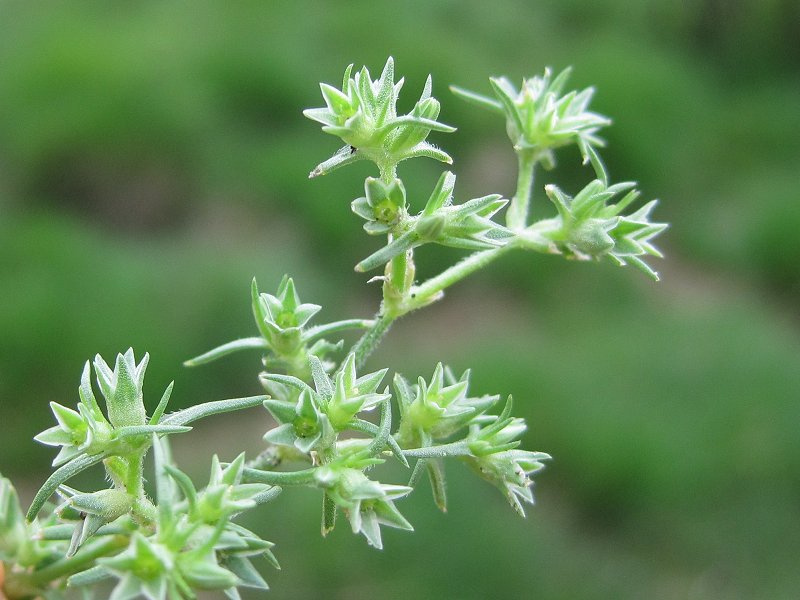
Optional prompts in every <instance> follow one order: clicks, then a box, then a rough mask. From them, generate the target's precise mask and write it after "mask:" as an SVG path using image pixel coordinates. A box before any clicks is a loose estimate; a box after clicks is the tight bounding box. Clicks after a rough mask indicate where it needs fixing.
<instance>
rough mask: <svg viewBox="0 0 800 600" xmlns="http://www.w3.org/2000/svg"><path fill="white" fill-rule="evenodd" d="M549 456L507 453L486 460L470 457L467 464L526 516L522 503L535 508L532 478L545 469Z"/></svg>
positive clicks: (520, 451) (536, 453)
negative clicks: (544, 462)
mask: <svg viewBox="0 0 800 600" xmlns="http://www.w3.org/2000/svg"><path fill="white" fill-rule="evenodd" d="M549 458H550V455H549V454H545V453H544V452H529V451H527V450H505V451H503V452H496V453H494V454H486V455H484V456H475V457H466V458H465V459H464V460H466V462H467V463H468V464H469V465H470V466H471V467H473V468H474V469H475V471H476V472H477V473H478V474H479V475H480V476H481V477H482V478H484V479H485V480H486V481H488V482H489V483H491V484H492V485H494V486H495V487H497V488H498V489H499V490H500V491H501V492H503V495H504V496H505V497H506V499H507V500H508V502H509V503H510V504H511V506H512V507H513V508H514V510H516V511H517V513H519V515H520V516H522V517H524V516H525V509H524V507H523V506H522V502H527V503H528V504H533V491H532V490H531V487H532V486H533V480H532V479H531V478H530V476H531V475H533V474H534V473H536V472H537V471H539V470H541V469H542V468H544V464H543V463H542V461H544V460H548V459H549Z"/></svg>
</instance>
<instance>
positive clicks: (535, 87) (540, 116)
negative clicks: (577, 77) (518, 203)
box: [450, 69, 611, 177]
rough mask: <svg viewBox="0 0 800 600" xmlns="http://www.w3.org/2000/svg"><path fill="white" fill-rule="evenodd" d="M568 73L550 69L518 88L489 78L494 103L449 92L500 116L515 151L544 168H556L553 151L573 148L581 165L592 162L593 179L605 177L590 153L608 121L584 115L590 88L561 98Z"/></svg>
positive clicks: (455, 90) (599, 142)
mask: <svg viewBox="0 0 800 600" xmlns="http://www.w3.org/2000/svg"><path fill="white" fill-rule="evenodd" d="M570 73H571V70H570V69H565V70H563V71H562V72H561V73H559V74H558V75H557V76H556V77H552V73H551V71H550V69H545V72H544V75H543V76H542V77H538V76H537V77H532V78H530V79H525V80H523V82H522V87H521V88H520V89H517V88H516V86H515V85H514V84H513V83H512V82H511V81H510V80H509V79H508V78H506V77H493V78H491V79H490V80H489V82H490V83H491V86H492V90H493V91H494V94H495V98H489V97H486V96H482V95H480V94H476V93H474V92H470V91H467V90H464V89H461V88H458V87H451V88H450V89H451V90H452V91H453V93H455V94H456V95H457V96H459V97H461V98H463V99H464V100H467V101H468V102H471V103H473V104H477V105H478V106H481V107H483V108H486V109H488V110H491V111H492V112H496V113H498V114H501V115H503V116H505V118H506V132H507V133H508V137H509V139H510V140H511V142H512V143H513V144H514V149H515V150H516V151H517V152H531V153H533V154H534V155H535V156H536V157H537V158H538V159H539V160H540V161H541V162H542V164H543V165H544V166H545V168H548V169H549V168H552V167H554V166H555V156H554V153H553V150H555V149H556V148H560V147H562V146H566V145H570V144H577V145H578V147H579V148H580V150H581V153H582V154H583V156H584V162H587V161H591V162H592V164H593V166H594V167H595V170H596V171H598V176H599V177H600V176H603V177H604V175H605V169H604V167H603V166H602V163H601V162H600V158H599V156H598V155H597V151H596V150H595V147H596V146H603V145H604V142H603V140H601V139H600V138H598V137H597V135H596V134H597V132H598V130H599V129H600V128H601V127H605V126H607V125H609V124H610V123H611V121H610V120H609V119H608V118H606V117H604V116H602V115H599V114H597V113H594V112H591V111H590V110H589V101H590V100H591V98H592V95H593V94H594V89H593V88H586V89H584V90H582V91H580V92H577V91H572V92H569V93H568V94H564V95H562V91H563V89H564V86H565V85H566V82H567V79H568V78H569V75H570Z"/></svg>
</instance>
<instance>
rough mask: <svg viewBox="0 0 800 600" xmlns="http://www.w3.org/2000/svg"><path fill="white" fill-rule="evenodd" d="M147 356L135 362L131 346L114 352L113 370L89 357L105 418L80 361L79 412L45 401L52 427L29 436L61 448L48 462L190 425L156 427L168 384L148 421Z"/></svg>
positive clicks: (130, 446)
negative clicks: (53, 421)
mask: <svg viewBox="0 0 800 600" xmlns="http://www.w3.org/2000/svg"><path fill="white" fill-rule="evenodd" d="M148 359H149V357H148V355H147V354H145V355H144V358H143V359H142V362H141V363H140V364H138V365H137V364H136V362H135V360H134V356H133V350H132V349H129V350H128V351H127V352H126V353H125V354H118V355H117V361H116V364H115V366H114V370H113V371H112V370H111V368H110V367H109V366H108V364H107V363H106V362H105V361H104V360H103V358H102V357H101V356H99V355H98V356H97V357H96V358H95V360H94V369H95V374H96V377H97V383H98V386H99V387H100V389H101V391H102V393H103V396H104V397H105V400H106V406H107V408H108V414H109V418H108V419H106V417H105V415H104V414H103V411H102V410H101V409H100V406H99V405H98V403H97V399H96V398H95V395H94V391H93V390H92V384H91V381H90V380H89V375H90V371H91V368H90V365H89V363H88V362H87V363H86V364H85V365H84V369H83V374H82V375H81V385H80V387H79V388H78V394H79V396H80V401H79V403H78V407H77V408H78V410H77V411H74V410H72V409H70V408H67V407H65V406H62V405H60V404H57V403H55V402H51V403H50V407H51V409H52V411H53V415H54V416H55V418H56V421H57V423H58V424H57V425H56V426H54V427H51V428H49V429H46V430H45V431H43V432H42V433H40V434H39V435H37V436H36V437H35V438H34V439H35V440H36V441H38V442H41V443H42V444H46V445H48V446H61V450H60V451H59V453H58V455H57V456H56V458H55V459H54V460H53V466H60V465H63V464H64V463H67V462H69V461H71V460H72V459H74V458H76V457H78V456H81V455H97V454H108V455H119V454H125V453H127V452H130V451H133V450H136V449H141V448H143V447H146V446H147V445H148V444H149V443H150V434H151V433H158V432H160V433H177V432H180V431H189V429H190V428H189V427H169V426H165V425H159V424H158V422H157V421H158V419H159V418H160V417H161V415H162V414H163V412H164V409H165V408H166V404H167V402H168V401H169V396H170V392H171V390H172V386H171V384H170V386H168V387H167V390H166V391H165V393H164V396H163V397H162V399H161V402H160V403H159V407H158V409H157V410H156V413H155V414H154V417H155V420H152V419H151V422H150V423H149V424H147V421H146V419H147V415H146V413H145V412H144V411H145V409H144V402H143V398H142V386H143V384H144V372H145V369H146V367H147V362H148Z"/></svg>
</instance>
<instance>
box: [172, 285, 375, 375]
mask: <svg viewBox="0 0 800 600" xmlns="http://www.w3.org/2000/svg"><path fill="white" fill-rule="evenodd" d="M250 292H251V294H250V296H251V308H252V311H253V317H254V318H255V322H256V327H257V328H258V332H259V336H258V337H251V338H242V339H238V340H234V341H232V342H229V343H227V344H223V345H222V346H219V347H217V348H214V349H213V350H209V351H208V352H206V353H204V354H201V355H200V356H197V357H195V358H193V359H191V360H187V361H186V362H185V363H184V364H185V365H186V366H189V367H194V366H198V365H202V364H205V363H208V362H211V361H214V360H217V359H218V358H221V357H223V356H226V355H228V354H231V353H233V352H238V351H239V350H247V349H259V350H261V351H262V352H264V358H263V362H264V366H265V367H267V369H268V370H270V371H276V370H277V371H284V372H287V373H292V374H295V375H298V376H300V377H303V378H306V377H308V376H309V375H310V372H309V370H308V365H309V358H310V357H311V356H316V357H318V358H320V359H322V358H324V357H325V356H326V355H327V354H328V353H329V352H331V351H333V350H337V349H339V348H340V347H341V344H342V342H341V341H340V342H338V343H332V342H330V341H328V340H327V339H325V336H328V335H331V334H336V333H339V332H341V331H346V330H348V329H365V328H368V327H370V326H371V325H372V321H370V320H369V319H347V320H342V321H334V322H332V323H325V324H323V325H317V326H313V327H309V326H308V323H309V321H310V320H311V319H312V318H313V317H314V316H315V315H316V314H317V313H318V312H319V311H320V309H321V307H320V306H319V305H318V304H308V303H303V302H301V301H300V296H299V295H298V293H297V290H296V289H295V285H294V281H293V280H292V278H291V277H289V276H288V275H284V277H283V279H282V280H281V282H280V285H279V286H278V291H277V293H276V294H275V295H272V294H266V293H259V291H258V284H257V283H256V280H255V279H253V282H252V285H251V288H250Z"/></svg>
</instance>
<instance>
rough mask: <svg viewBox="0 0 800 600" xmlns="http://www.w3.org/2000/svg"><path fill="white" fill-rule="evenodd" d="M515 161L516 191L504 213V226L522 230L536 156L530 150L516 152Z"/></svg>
mask: <svg viewBox="0 0 800 600" xmlns="http://www.w3.org/2000/svg"><path fill="white" fill-rule="evenodd" d="M517 161H518V164H519V171H518V173H517V191H516V193H515V194H514V197H513V198H512V199H511V204H510V205H509V207H508V211H507V212H506V226H507V227H508V228H509V229H523V228H524V227H525V226H526V225H527V221H528V211H529V209H530V203H531V190H532V189H533V175H534V170H535V168H536V155H535V154H534V153H533V152H532V151H530V150H517Z"/></svg>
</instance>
